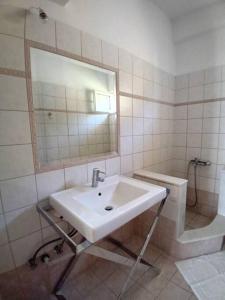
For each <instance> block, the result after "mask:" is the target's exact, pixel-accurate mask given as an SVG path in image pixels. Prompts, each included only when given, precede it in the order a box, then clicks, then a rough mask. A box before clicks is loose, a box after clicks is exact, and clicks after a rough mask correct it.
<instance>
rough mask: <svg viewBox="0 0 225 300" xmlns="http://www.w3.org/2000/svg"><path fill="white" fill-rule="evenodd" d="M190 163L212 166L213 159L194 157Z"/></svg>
mask: <svg viewBox="0 0 225 300" xmlns="http://www.w3.org/2000/svg"><path fill="white" fill-rule="evenodd" d="M190 163H191V164H192V165H194V166H203V167H204V166H211V161H209V160H200V159H198V158H197V157H195V158H194V159H192V160H191V161H190Z"/></svg>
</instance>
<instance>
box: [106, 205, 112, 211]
mask: <svg viewBox="0 0 225 300" xmlns="http://www.w3.org/2000/svg"><path fill="white" fill-rule="evenodd" d="M105 210H107V211H110V210H113V206H106V207H105Z"/></svg>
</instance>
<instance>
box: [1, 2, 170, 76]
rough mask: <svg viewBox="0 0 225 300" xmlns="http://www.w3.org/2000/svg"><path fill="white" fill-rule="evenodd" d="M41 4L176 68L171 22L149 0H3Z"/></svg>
mask: <svg viewBox="0 0 225 300" xmlns="http://www.w3.org/2000/svg"><path fill="white" fill-rule="evenodd" d="M0 3H5V4H10V5H15V6H20V7H26V8H28V7H31V6H42V7H43V8H44V9H46V11H47V13H48V14H49V16H50V17H53V18H55V19H56V20H60V21H62V22H64V23H67V24H70V25H73V26H75V27H77V28H79V29H81V30H84V31H86V32H89V33H91V34H93V35H95V36H97V37H99V38H101V39H104V40H106V41H108V42H110V43H112V44H114V45H116V46H118V47H120V48H124V49H126V50H128V51H130V52H131V53H133V54H134V55H136V56H139V57H141V58H143V59H145V60H147V61H149V62H150V63H152V64H154V65H155V66H158V67H161V68H162V69H164V70H166V71H168V72H172V73H173V72H174V70H175V58H174V45H173V38H172V26H171V23H170V20H169V18H168V17H167V16H166V15H165V14H164V13H163V12H162V11H161V10H160V9H159V8H158V7H157V6H155V5H154V4H153V3H152V2H151V1H150V0H71V1H70V2H69V4H68V5H67V6H66V7H61V6H59V5H56V4H54V3H52V2H48V1H47V0H43V1H35V0H0Z"/></svg>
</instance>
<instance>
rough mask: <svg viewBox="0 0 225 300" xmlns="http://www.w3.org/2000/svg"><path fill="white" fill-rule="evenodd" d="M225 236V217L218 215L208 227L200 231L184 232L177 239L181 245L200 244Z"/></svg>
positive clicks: (199, 229)
mask: <svg viewBox="0 0 225 300" xmlns="http://www.w3.org/2000/svg"><path fill="white" fill-rule="evenodd" d="M224 235H225V216H221V215H217V216H216V217H215V219H214V220H213V221H212V222H211V223H210V224H209V225H208V226H205V227H202V228H198V229H192V230H187V231H184V233H183V234H182V235H181V236H180V237H179V238H178V239H177V240H178V241H179V242H180V243H182V244H185V243H190V242H198V241H201V240H209V239H211V238H217V237H221V236H224Z"/></svg>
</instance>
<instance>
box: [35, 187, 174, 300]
mask: <svg viewBox="0 0 225 300" xmlns="http://www.w3.org/2000/svg"><path fill="white" fill-rule="evenodd" d="M168 195H169V190H168V189H167V195H166V197H165V198H164V199H163V200H162V201H161V202H160V205H159V207H158V210H157V213H156V216H155V218H154V220H153V222H152V223H151V225H150V228H149V232H148V234H147V236H146V238H145V241H144V243H143V246H142V247H141V251H140V253H139V254H138V255H136V254H135V253H134V252H132V251H131V250H130V249H128V248H127V247H125V246H124V245H123V244H122V243H121V242H119V241H117V240H116V239H113V238H111V237H107V238H106V240H107V241H109V242H111V243H113V244H114V245H116V246H117V247H119V248H120V249H121V250H122V251H124V252H125V253H126V254H128V255H129V256H130V257H131V258H127V257H125V256H122V255H119V254H117V253H114V252H112V251H109V250H106V249H104V248H102V247H99V246H96V245H95V244H93V243H91V242H89V241H88V240H84V241H83V242H81V243H80V244H77V243H76V242H75V241H74V240H73V239H71V238H70V237H69V236H68V234H67V233H66V232H65V231H64V230H63V229H61V228H60V226H59V225H58V224H57V223H56V222H55V221H54V219H53V218H52V216H51V215H50V212H51V211H52V210H53V208H52V207H51V205H50V204H49V202H48V200H43V201H40V202H39V203H38V205H37V210H38V212H39V213H40V214H41V215H42V217H44V218H45V220H46V221H47V222H48V223H49V224H50V225H51V226H53V228H54V230H55V231H56V232H57V233H58V234H59V236H60V237H61V238H62V239H63V241H64V242H66V243H67V244H68V246H69V247H70V249H71V250H72V252H73V253H74V254H73V256H72V257H71V258H70V259H69V261H68V263H67V264H66V267H65V269H64V270H63V272H62V274H61V275H60V277H59V279H58V281H57V282H56V285H55V286H54V288H53V291H52V294H53V295H55V297H56V298H57V299H59V300H60V299H61V300H63V299H64V300H65V297H64V296H63V295H62V294H61V293H60V290H61V288H62V286H63V284H64V283H65V281H66V279H67V277H68V276H69V274H70V272H71V271H72V269H73V268H74V266H75V264H76V262H77V260H78V259H79V256H80V254H81V253H86V254H90V255H93V256H96V257H100V258H103V259H106V260H109V261H112V262H115V263H117V264H122V265H124V266H128V267H130V268H131V269H130V272H129V274H128V276H127V279H126V281H125V283H124V285H123V287H122V289H121V292H120V295H119V296H118V299H122V296H123V295H124V293H125V292H126V290H127V287H128V284H129V282H130V279H131V278H132V276H133V274H134V273H135V270H136V269H137V267H143V268H145V270H147V269H149V268H152V269H153V270H154V271H155V273H156V276H157V275H158V274H159V273H160V270H159V269H158V268H157V267H155V266H153V265H152V264H150V263H148V262H147V261H146V260H144V259H143V256H144V253H145V250H146V248H147V246H148V244H149V241H150V239H151V237H152V234H153V232H154V229H155V227H156V225H157V223H158V220H159V217H160V214H161V211H162V209H163V207H164V204H165V202H166V199H167V197H168Z"/></svg>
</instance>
